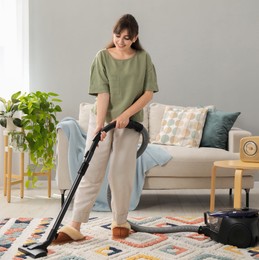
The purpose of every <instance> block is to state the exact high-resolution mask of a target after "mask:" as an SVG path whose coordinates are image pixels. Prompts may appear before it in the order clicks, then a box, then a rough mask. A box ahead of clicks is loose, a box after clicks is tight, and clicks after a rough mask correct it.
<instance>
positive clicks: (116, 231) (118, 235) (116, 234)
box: [111, 222, 131, 239]
mask: <svg viewBox="0 0 259 260" xmlns="http://www.w3.org/2000/svg"><path fill="white" fill-rule="evenodd" d="M111 229H112V238H113V239H124V238H126V237H128V236H129V233H130V229H131V227H130V224H129V223H128V222H126V223H124V224H117V223H116V222H112V226H111Z"/></svg>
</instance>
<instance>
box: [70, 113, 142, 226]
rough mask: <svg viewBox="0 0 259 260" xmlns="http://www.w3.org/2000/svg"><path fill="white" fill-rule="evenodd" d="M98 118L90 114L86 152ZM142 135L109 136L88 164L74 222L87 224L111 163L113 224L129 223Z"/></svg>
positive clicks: (117, 132) (127, 131) (129, 131)
mask: <svg viewBox="0 0 259 260" xmlns="http://www.w3.org/2000/svg"><path fill="white" fill-rule="evenodd" d="M95 128H96V116H95V115H94V114H93V113H91V116H90V120H89V128H88V133H87V141H86V151H87V150H89V148H90V146H91V144H92V139H93V137H94V130H95ZM138 141H139V133H138V132H136V131H135V130H134V129H128V128H124V129H113V130H110V131H109V132H108V133H107V136H106V138H105V139H104V141H102V142H99V145H98V147H97V148H96V150H95V153H94V155H93V157H92V160H91V161H90V163H89V167H88V169H87V171H86V173H85V175H84V176H83V178H82V180H81V182H80V184H79V187H78V189H77V191H76V194H75V200H74V208H73V215H72V220H73V221H76V222H87V221H88V219H89V215H90V212H91V210H92V207H93V205H94V202H95V200H96V197H97V195H98V193H99V190H100V188H101V184H102V181H103V179H104V176H105V172H106V168H107V165H108V161H109V175H108V182H109V185H110V188H111V195H112V201H111V207H112V216H113V221H115V222H116V223H117V224H123V223H125V222H126V221H127V216H128V211H129V206H130V198H131V192H132V189H133V182H134V178H135V175H136V153H137V144H138Z"/></svg>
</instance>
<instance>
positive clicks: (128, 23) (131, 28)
mask: <svg viewBox="0 0 259 260" xmlns="http://www.w3.org/2000/svg"><path fill="white" fill-rule="evenodd" d="M124 30H127V31H128V34H129V38H130V39H131V40H132V39H133V38H134V37H135V36H137V35H138V23H137V21H136V19H135V18H134V17H133V16H132V15H131V14H125V15H123V16H122V17H121V18H120V19H119V20H118V21H117V23H116V24H115V25H114V27H113V33H114V34H120V33H121V32H122V31H124ZM112 47H115V45H114V43H113V41H111V42H110V43H109V44H108V45H107V46H106V48H107V49H108V48H112ZM131 48H132V49H135V50H138V51H142V50H143V48H142V46H141V44H140V42H139V37H138V38H137V40H136V41H135V42H133V43H132V45H131Z"/></svg>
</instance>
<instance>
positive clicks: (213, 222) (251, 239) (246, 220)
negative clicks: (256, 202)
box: [203, 208, 259, 248]
mask: <svg viewBox="0 0 259 260" xmlns="http://www.w3.org/2000/svg"><path fill="white" fill-rule="evenodd" d="M204 219H205V224H206V228H203V229H207V231H206V232H204V233H206V235H208V236H209V237H210V238H211V239H213V240H215V241H216V242H219V243H222V244H228V245H233V246H237V247H240V248H247V247H251V246H254V245H255V244H256V243H257V241H258V238H259V218H258V210H256V209H248V208H244V209H240V210H235V209H231V210H224V211H215V212H205V213H204Z"/></svg>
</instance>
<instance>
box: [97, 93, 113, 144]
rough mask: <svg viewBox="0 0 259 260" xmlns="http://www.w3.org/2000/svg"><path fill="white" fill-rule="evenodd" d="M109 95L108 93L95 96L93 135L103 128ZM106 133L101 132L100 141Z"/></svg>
mask: <svg viewBox="0 0 259 260" xmlns="http://www.w3.org/2000/svg"><path fill="white" fill-rule="evenodd" d="M109 100H110V95H109V93H99V94H98V95H97V108H96V109H97V115H96V129H95V134H97V133H98V132H99V131H100V130H101V129H102V128H103V127H104V123H105V117H106V114H107V109H108V105H109ZM105 136H106V133H105V132H102V135H101V141H102V140H103V139H104V138H105Z"/></svg>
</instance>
